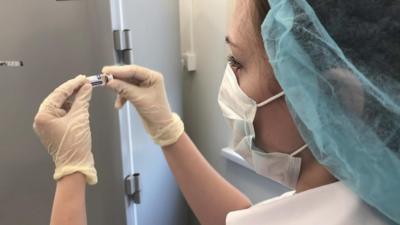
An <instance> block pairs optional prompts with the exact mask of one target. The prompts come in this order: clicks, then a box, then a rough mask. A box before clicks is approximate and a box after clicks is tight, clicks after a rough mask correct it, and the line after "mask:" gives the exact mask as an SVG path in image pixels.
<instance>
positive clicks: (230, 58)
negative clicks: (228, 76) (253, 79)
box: [228, 55, 243, 70]
mask: <svg viewBox="0 0 400 225" xmlns="http://www.w3.org/2000/svg"><path fill="white" fill-rule="evenodd" d="M228 63H229V65H230V66H231V67H232V68H233V69H235V70H238V69H241V68H242V67H243V66H242V64H241V63H240V62H239V61H238V60H236V58H235V57H234V56H233V55H230V56H228Z"/></svg>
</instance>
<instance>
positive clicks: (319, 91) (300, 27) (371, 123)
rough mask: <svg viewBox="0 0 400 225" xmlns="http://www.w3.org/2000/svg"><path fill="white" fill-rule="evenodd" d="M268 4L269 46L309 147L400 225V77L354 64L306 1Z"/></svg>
mask: <svg viewBox="0 0 400 225" xmlns="http://www.w3.org/2000/svg"><path fill="white" fill-rule="evenodd" d="M343 1H349V0H343ZM269 3H270V7H271V9H270V11H269V13H268V15H267V18H266V19H265V21H264V23H263V25H262V34H263V39H264V44H265V47H266V50H267V53H268V56H269V60H270V63H271V64H272V67H273V69H274V72H275V76H276V78H277V79H278V81H279V83H280V85H281V86H282V88H283V89H284V91H285V93H286V101H287V104H288V106H289V108H290V111H291V114H292V116H293V118H294V119H295V121H296V124H297V125H298V128H299V130H300V132H301V134H302V136H303V138H304V140H305V141H306V142H307V144H309V146H310V150H311V151H312V152H313V154H314V156H315V157H316V158H317V160H318V161H319V162H320V163H322V164H323V165H324V166H325V167H327V168H328V169H329V171H330V172H331V173H332V174H333V175H334V176H336V177H337V178H338V179H339V180H341V181H342V182H344V183H345V184H346V185H347V186H348V187H349V188H351V189H352V190H353V191H354V192H355V193H357V194H358V195H359V196H360V197H361V198H362V199H363V200H364V201H366V202H367V203H368V204H369V205H371V206H373V207H375V208H376V209H378V210H379V211H380V212H382V213H383V214H384V215H386V216H387V217H388V218H390V219H392V220H393V221H395V222H397V223H400V152H399V151H400V82H399V80H400V79H399V77H400V75H399V74H400V71H398V70H397V71H396V73H391V72H393V71H389V69H388V70H385V69H381V68H378V67H376V65H379V63H378V64H374V66H371V65H369V62H368V61H365V60H364V61H363V60H358V59H359V58H357V57H356V58H353V59H350V58H349V57H348V56H347V55H346V54H344V52H343V51H342V49H341V48H340V47H339V46H338V44H337V43H336V42H335V41H334V40H333V38H332V37H331V36H330V35H329V34H328V32H327V31H326V30H325V28H324V27H323V25H322V24H321V22H320V21H319V19H318V17H317V15H316V14H315V12H314V10H313V8H312V7H311V6H310V5H309V4H308V2H307V1H305V0H269ZM367 17H368V16H367ZM340 19H341V20H343V18H340ZM374 35H379V33H376V34H374ZM353 41H354V42H357V39H354V40H353ZM397 50H399V49H397ZM388 51H389V50H388ZM375 53H376V52H373V51H371V52H368V53H367V54H369V55H367V56H366V55H364V56H363V57H364V58H366V59H368V58H369V57H372V56H373V55H374V54H375ZM382 60H385V59H384V57H383V58H382ZM355 62H357V63H355ZM398 63H400V62H398ZM393 74H397V75H396V76H397V78H396V77H395V76H393Z"/></svg>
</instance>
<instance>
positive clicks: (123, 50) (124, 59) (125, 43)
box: [114, 29, 133, 65]
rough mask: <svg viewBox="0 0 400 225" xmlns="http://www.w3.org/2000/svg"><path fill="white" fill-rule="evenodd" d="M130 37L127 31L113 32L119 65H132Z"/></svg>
mask: <svg viewBox="0 0 400 225" xmlns="http://www.w3.org/2000/svg"><path fill="white" fill-rule="evenodd" d="M131 36H132V35H131V31H130V30H128V29H125V30H115V31H114V48H115V51H116V53H117V61H118V63H119V64H123V65H129V64H132V63H133V52H132V42H131Z"/></svg>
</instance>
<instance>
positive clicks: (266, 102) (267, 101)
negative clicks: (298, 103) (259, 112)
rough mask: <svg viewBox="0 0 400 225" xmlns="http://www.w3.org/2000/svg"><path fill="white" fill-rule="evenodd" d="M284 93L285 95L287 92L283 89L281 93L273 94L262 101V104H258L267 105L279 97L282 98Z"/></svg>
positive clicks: (258, 106) (258, 105)
mask: <svg viewBox="0 0 400 225" xmlns="http://www.w3.org/2000/svg"><path fill="white" fill-rule="evenodd" d="M284 95H285V92H283V91H282V92H281V93H279V94H277V95H275V96H272V97H271V98H269V99H267V100H265V101H264V102H261V103H260V104H257V108H260V107H263V106H265V105H267V104H269V103H271V102H273V101H275V100H277V99H278V98H280V97H282V96H284Z"/></svg>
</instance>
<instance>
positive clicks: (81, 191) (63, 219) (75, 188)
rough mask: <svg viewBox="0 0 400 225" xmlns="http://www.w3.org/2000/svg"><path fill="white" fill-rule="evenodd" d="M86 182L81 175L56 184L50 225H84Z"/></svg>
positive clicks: (67, 177) (64, 179)
mask: <svg viewBox="0 0 400 225" xmlns="http://www.w3.org/2000/svg"><path fill="white" fill-rule="evenodd" d="M85 190H86V180H85V176H84V175H82V174H81V173H74V174H72V175H69V176H65V177H63V178H62V179H60V180H59V181H58V182H57V189H56V193H55V196H54V202H53V210H52V213H51V221H50V225H86V224H87V222H86V204H85Z"/></svg>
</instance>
